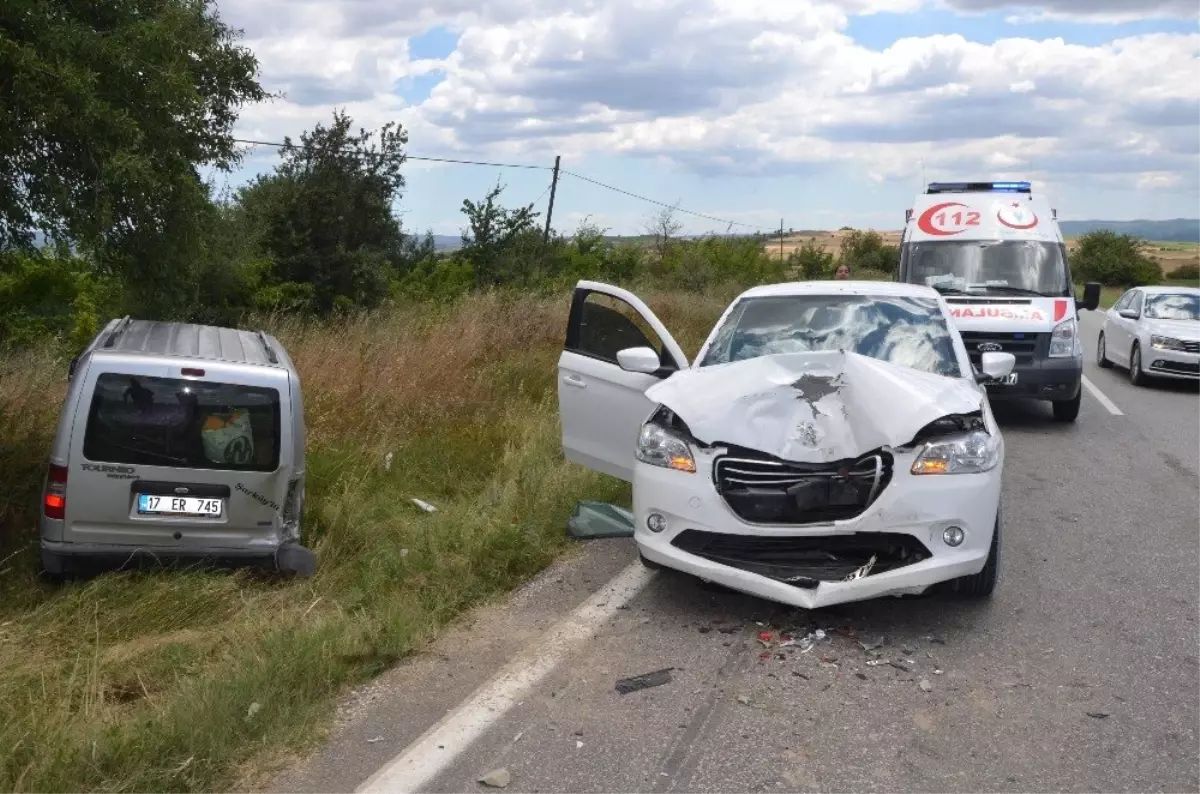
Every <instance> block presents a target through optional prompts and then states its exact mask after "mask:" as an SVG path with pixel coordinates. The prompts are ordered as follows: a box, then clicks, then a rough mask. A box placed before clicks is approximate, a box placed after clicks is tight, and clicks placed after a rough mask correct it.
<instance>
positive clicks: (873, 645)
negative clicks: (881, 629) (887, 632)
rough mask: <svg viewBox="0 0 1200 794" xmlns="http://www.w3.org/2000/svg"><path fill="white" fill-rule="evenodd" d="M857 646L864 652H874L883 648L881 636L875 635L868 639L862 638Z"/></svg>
mask: <svg viewBox="0 0 1200 794" xmlns="http://www.w3.org/2000/svg"><path fill="white" fill-rule="evenodd" d="M858 644H859V645H860V646H861V647H862V649H863V650H864V651H874V650H877V649H879V648H882V647H883V635H882V634H875V635H873V636H870V637H863V638H862V639H860V640H859V641H858Z"/></svg>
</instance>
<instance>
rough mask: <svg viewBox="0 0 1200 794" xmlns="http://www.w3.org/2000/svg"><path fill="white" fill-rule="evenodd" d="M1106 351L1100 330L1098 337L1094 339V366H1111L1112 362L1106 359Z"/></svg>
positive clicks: (1105, 367)
mask: <svg viewBox="0 0 1200 794" xmlns="http://www.w3.org/2000/svg"><path fill="white" fill-rule="evenodd" d="M1106 353H1107V351H1106V350H1105V349H1104V332H1103V331H1101V332H1100V338H1099V339H1097V340H1096V366H1098V367H1100V369H1108V368H1109V367H1111V366H1112V362H1111V361H1109V360H1108V356H1107V355H1106Z"/></svg>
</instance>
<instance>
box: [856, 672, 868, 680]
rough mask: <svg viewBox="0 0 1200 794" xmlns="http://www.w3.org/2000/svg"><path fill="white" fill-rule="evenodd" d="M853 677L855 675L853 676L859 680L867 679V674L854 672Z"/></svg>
mask: <svg viewBox="0 0 1200 794" xmlns="http://www.w3.org/2000/svg"><path fill="white" fill-rule="evenodd" d="M854 677H855V678H857V679H859V680H861V681H866V680H867V674H866V673H855V674H854Z"/></svg>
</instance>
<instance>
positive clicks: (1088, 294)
mask: <svg viewBox="0 0 1200 794" xmlns="http://www.w3.org/2000/svg"><path fill="white" fill-rule="evenodd" d="M1099 307H1100V283H1099V282H1098V281H1089V282H1088V283H1087V284H1085V285H1084V287H1083V300H1082V301H1080V300H1079V298H1075V310H1076V311H1078V310H1079V309H1087V310H1088V311H1090V312H1094V311H1095V310H1096V309H1098V308H1099Z"/></svg>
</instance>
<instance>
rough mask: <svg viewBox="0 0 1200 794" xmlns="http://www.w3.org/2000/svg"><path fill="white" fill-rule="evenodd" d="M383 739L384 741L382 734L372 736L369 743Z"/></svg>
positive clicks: (368, 740)
mask: <svg viewBox="0 0 1200 794" xmlns="http://www.w3.org/2000/svg"><path fill="white" fill-rule="evenodd" d="M382 741H383V737H382V736H372V737H371V738H370V739H367V744H375V743H376V742H382Z"/></svg>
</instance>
